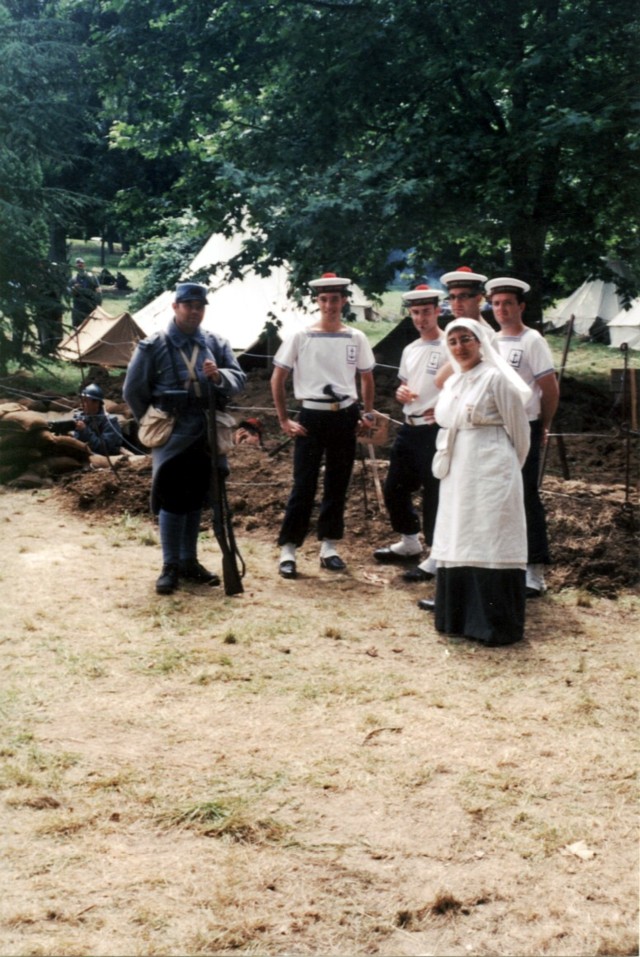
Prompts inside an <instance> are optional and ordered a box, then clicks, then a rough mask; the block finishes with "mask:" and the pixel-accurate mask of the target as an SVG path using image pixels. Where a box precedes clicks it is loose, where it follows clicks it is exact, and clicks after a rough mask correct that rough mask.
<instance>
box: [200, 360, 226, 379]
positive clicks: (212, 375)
mask: <svg viewBox="0 0 640 957" xmlns="http://www.w3.org/2000/svg"><path fill="white" fill-rule="evenodd" d="M202 371H203V372H204V375H205V377H206V378H207V379H209V380H210V381H211V382H215V383H216V385H217V384H218V383H220V382H221V381H222V373H221V372H220V370H219V369H218V366H217V365H216V364H215V362H214V361H213V359H205V360H204V362H203V363H202Z"/></svg>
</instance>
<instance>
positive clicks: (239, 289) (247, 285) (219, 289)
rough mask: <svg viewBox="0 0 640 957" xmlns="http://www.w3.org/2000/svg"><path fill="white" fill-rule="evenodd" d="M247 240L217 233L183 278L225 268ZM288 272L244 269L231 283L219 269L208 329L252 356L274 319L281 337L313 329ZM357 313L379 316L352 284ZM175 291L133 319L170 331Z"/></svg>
mask: <svg viewBox="0 0 640 957" xmlns="http://www.w3.org/2000/svg"><path fill="white" fill-rule="evenodd" d="M243 238H244V237H243V236H242V235H241V234H240V233H238V234H237V235H236V236H234V237H233V238H231V239H227V238H226V237H225V236H222V235H214V236H212V237H211V238H210V239H209V241H208V242H207V243H206V244H205V245H204V247H203V248H202V249H201V250H200V252H199V253H198V255H197V256H196V257H195V259H194V260H193V262H192V263H191V265H190V266H189V268H188V270H187V272H186V275H185V276H183V279H185V280H187V279H189V278H190V277H191V276H194V275H196V274H197V273H198V272H200V271H202V270H207V269H209V267H212V266H213V267H215V266H216V265H217V264H225V263H227V262H228V261H229V260H230V259H232V258H233V257H234V256H237V255H238V253H240V252H241V250H242V243H243ZM288 278H289V277H288V273H287V269H286V267H285V266H280V267H277V268H275V269H273V270H272V271H271V273H270V275H269V276H260V275H258V274H257V273H256V272H255V271H254V270H253V269H252V268H251V267H246V268H245V269H244V270H243V275H242V278H239V279H231V280H228V279H227V278H226V277H225V275H224V265H222V266H221V267H219V268H218V269H216V270H214V271H213V272H212V273H211V274H210V276H209V281H208V283H206V285H207V286H208V288H209V307H208V309H207V311H206V313H205V318H204V321H203V328H205V329H210V330H211V331H212V332H218V333H220V335H222V336H224V337H225V338H226V339H228V340H229V342H230V343H231V347H232V348H233V349H234V350H235V351H236V352H246V351H247V350H250V349H251V347H252V346H253V345H255V343H256V342H257V340H258V338H259V337H260V334H261V333H262V332H263V330H264V328H265V323H266V322H268V321H271V322H274V323H275V322H278V323H279V324H280V325H279V331H278V335H279V336H280V338H284V337H286V336H288V335H290V334H291V333H293V332H294V331H295V330H297V329H302V328H304V327H305V326H307V325H310V324H311V323H312V322H314V321H315V319H316V318H317V309H316V307H315V306H314V304H313V302H312V300H311V299H310V298H309V299H306V300H305V301H304V302H303V305H302V307H301V306H299V305H298V304H297V303H296V302H295V301H294V300H293V299H290V298H288V296H287V286H288ZM351 290H352V296H351V300H350V308H351V311H352V312H354V313H355V314H356V316H357V318H358V319H360V318H362V319H365V318H374V314H373V311H372V305H371V303H370V302H369V301H368V300H367V299H366V297H365V295H364V293H363V292H362V290H361V289H359V288H358V287H357V286H356V285H354V284H352V285H351ZM172 299H173V292H171V291H169V292H163V293H161V294H160V295H159V296H158V297H157V299H154V300H153V302H150V303H148V304H147V305H146V306H144V307H143V308H142V309H140V310H139V311H138V312H136V313H134V316H133V318H134V319H135V321H136V322H137V323H138V325H139V326H141V327H142V329H144V331H145V334H146V335H150V334H151V333H152V332H155V331H156V330H157V329H164V328H165V326H166V325H167V324H168V322H169V321H170V319H171V317H172V316H173V310H172V308H171V302H172Z"/></svg>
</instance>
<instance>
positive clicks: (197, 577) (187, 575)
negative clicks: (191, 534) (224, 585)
mask: <svg viewBox="0 0 640 957" xmlns="http://www.w3.org/2000/svg"><path fill="white" fill-rule="evenodd" d="M178 572H179V575H180V578H184V579H186V580H187V581H190V582H198V583H199V584H200V585H219V584H220V579H219V578H218V576H217V575H214V574H213V572H210V571H207V569H206V568H205V567H204V565H201V564H200V562H199V561H198V560H197V558H192V559H190V560H189V561H187V562H180V564H179V566H178Z"/></svg>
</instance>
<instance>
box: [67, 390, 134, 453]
mask: <svg viewBox="0 0 640 957" xmlns="http://www.w3.org/2000/svg"><path fill="white" fill-rule="evenodd" d="M80 401H81V403H82V411H80V412H75V413H74V416H73V417H74V419H75V427H74V430H73V432H72V433H71V435H72V436H73V438H74V439H79V440H80V442H86V444H87V445H88V446H89V448H90V449H91V451H92V452H94V453H95V454H96V455H117V454H118V452H119V451H120V448H121V446H122V441H123V439H122V429H121V428H120V423H119V422H118V417H117V415H107V413H106V412H105V411H104V392H103V391H102V389H101V388H100V386H99V385H95V384H94V383H91V385H87V386H85V387H84V388H83V389H82V391H81V392H80Z"/></svg>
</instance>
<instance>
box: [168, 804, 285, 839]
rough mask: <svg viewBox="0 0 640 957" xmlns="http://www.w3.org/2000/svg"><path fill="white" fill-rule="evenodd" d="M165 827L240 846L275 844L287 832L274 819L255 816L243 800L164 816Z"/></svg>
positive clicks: (200, 806) (187, 808)
mask: <svg viewBox="0 0 640 957" xmlns="http://www.w3.org/2000/svg"><path fill="white" fill-rule="evenodd" d="M162 820H163V822H164V823H166V824H169V825H171V826H177V827H186V828H189V829H192V830H196V831H198V832H199V833H200V834H202V835H204V836H205V837H216V838H228V839H230V840H232V841H234V842H236V843H240V844H273V843H277V842H279V841H281V840H282V839H283V837H284V835H285V833H286V829H285V827H284V826H283V825H282V824H279V823H278V822H277V821H275V820H274V819H273V818H262V817H260V816H259V815H256V814H254V813H253V812H252V810H251V809H250V808H249V807H248V805H247V803H246V802H245V801H243V800H241V799H240V798H224V799H220V800H216V801H203V802H202V803H200V804H192V805H190V806H188V807H186V808H182V809H178V810H174V811H170V812H168V813H167V814H164V815H162Z"/></svg>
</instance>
